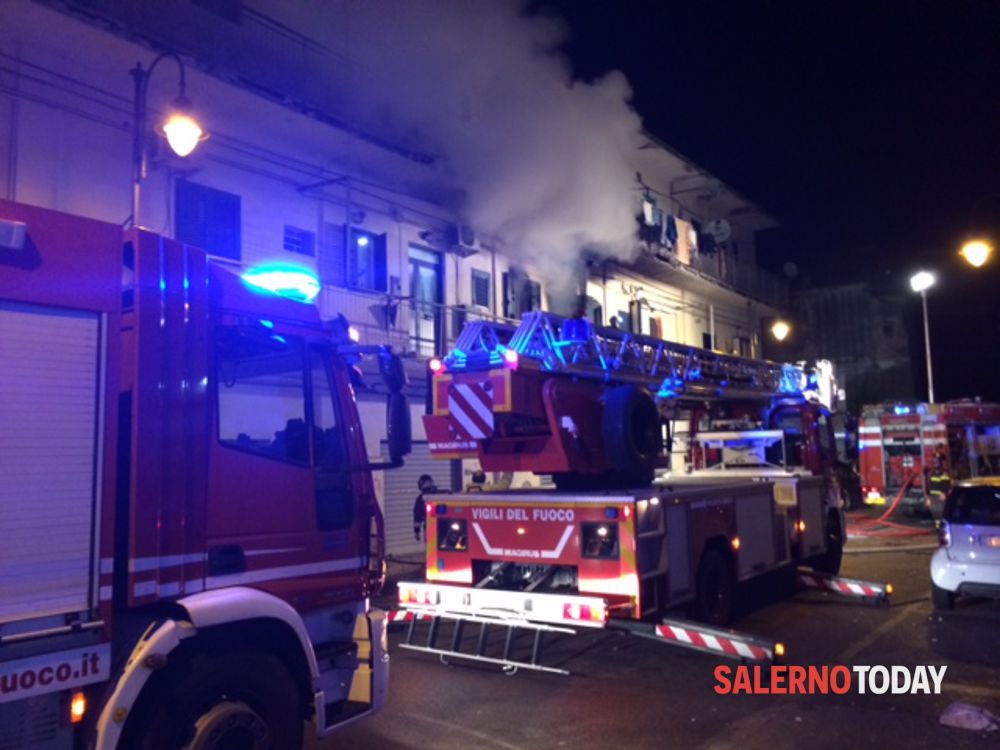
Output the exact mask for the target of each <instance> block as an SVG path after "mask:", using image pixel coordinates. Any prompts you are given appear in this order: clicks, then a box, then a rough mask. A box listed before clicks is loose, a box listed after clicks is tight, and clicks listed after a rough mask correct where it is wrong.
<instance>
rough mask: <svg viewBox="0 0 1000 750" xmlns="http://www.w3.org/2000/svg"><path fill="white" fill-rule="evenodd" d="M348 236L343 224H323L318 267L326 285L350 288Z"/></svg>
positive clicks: (321, 278)
mask: <svg viewBox="0 0 1000 750" xmlns="http://www.w3.org/2000/svg"><path fill="white" fill-rule="evenodd" d="M345 239H346V234H345V231H344V225H343V224H331V223H329V222H323V229H322V232H321V241H320V253H319V259H318V262H317V266H318V268H319V277H320V280H321V281H322V282H323V283H324V284H332V285H333V286H339V287H346V286H348V284H347V280H348V274H347V248H346V247H345V244H346V243H345Z"/></svg>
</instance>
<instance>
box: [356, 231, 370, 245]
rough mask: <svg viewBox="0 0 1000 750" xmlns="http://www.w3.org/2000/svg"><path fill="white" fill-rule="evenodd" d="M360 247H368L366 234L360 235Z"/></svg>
mask: <svg viewBox="0 0 1000 750" xmlns="http://www.w3.org/2000/svg"><path fill="white" fill-rule="evenodd" d="M358 247H368V235H366V234H359V235H358Z"/></svg>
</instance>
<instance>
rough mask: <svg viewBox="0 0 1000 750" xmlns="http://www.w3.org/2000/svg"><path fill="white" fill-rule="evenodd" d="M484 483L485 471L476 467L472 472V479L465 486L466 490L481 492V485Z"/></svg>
mask: <svg viewBox="0 0 1000 750" xmlns="http://www.w3.org/2000/svg"><path fill="white" fill-rule="evenodd" d="M485 484H486V472H485V471H483V470H482V469H476V470H475V471H474V472H472V481H471V482H469V484H468V485H466V487H465V491H466V492H482V490H483V485H485Z"/></svg>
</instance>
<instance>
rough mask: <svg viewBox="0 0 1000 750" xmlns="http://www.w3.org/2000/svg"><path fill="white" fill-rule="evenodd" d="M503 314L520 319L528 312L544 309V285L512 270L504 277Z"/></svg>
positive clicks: (521, 272) (520, 272)
mask: <svg viewBox="0 0 1000 750" xmlns="http://www.w3.org/2000/svg"><path fill="white" fill-rule="evenodd" d="M503 296H504V305H503V314H504V316H505V317H507V318H515V319H516V318H520V317H521V316H522V315H524V314H525V313H527V312H531V311H532V310H541V309H542V285H541V284H539V283H538V282H537V281H532V280H531V279H529V278H528V276H527V275H526V274H525V273H524V272H523V271H518V270H516V269H512V270H511V271H509V272H508V273H505V274H504V275H503Z"/></svg>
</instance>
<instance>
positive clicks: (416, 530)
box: [413, 474, 437, 542]
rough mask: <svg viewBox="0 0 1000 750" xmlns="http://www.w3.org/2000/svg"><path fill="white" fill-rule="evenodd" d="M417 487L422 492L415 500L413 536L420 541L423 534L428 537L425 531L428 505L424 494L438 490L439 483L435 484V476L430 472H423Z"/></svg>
mask: <svg viewBox="0 0 1000 750" xmlns="http://www.w3.org/2000/svg"><path fill="white" fill-rule="evenodd" d="M417 489H418V490H420V494H419V495H417V499H416V500H414V501H413V538H414V539H416V540H417V541H418V542H419V541H421V537H422V535H423V536H424V537H426V535H425V534H424V533H423V532H424V530H425V529H426V527H427V505H426V503H425V502H424V495H428V494H431V493H433V492H437V485H435V484H434V478H433V477H431V475H430V474H421V475H420V479H418V480H417Z"/></svg>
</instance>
